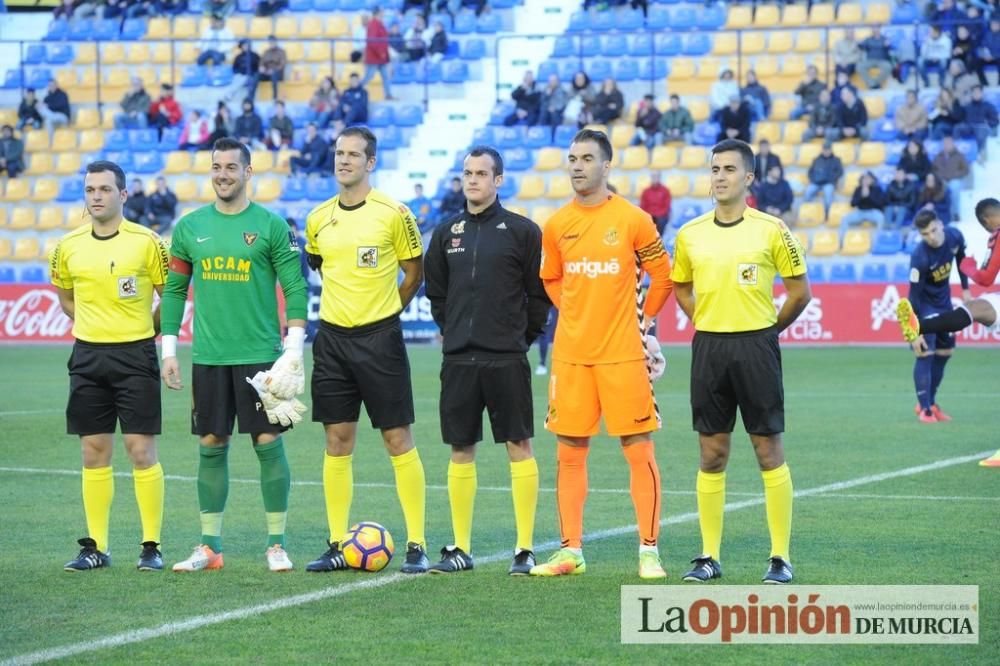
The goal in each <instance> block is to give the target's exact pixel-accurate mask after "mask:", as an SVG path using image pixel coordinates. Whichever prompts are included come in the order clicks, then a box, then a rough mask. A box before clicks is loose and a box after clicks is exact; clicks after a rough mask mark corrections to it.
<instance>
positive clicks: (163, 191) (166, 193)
mask: <svg viewBox="0 0 1000 666" xmlns="http://www.w3.org/2000/svg"><path fill="white" fill-rule="evenodd" d="M175 217H177V195H176V194H174V193H173V192H172V191H171V190H170V188H169V187H167V179H166V178H164V177H163V176H159V177H158V178H157V179H156V190H154V191H153V193H152V194H150V195H149V197H148V202H147V203H146V215H145V217H144V219H143V222H142V223H143V224H145V225H146V226H147V227H149V228H150V229H152V230H153V231H155V232H157V233H158V234H160V235H161V236H162V235H163V234H165V233H167V232H168V231H170V225H172V224H173V223H174V218H175Z"/></svg>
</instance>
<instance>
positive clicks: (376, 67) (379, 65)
mask: <svg viewBox="0 0 1000 666" xmlns="http://www.w3.org/2000/svg"><path fill="white" fill-rule="evenodd" d="M364 60H365V77H364V78H363V79H362V80H361V87H362V88H363V87H364V86H365V85H367V84H368V82H369V81H371V80H372V79H373V78H374V77H375V72H376V71H378V73H379V75H380V76H381V77H382V89H383V90H385V98H386V99H387V100H392V99H395V98H394V97H393V96H392V89H391V88H390V87H389V31H388V30H386V29H385V24H384V23H382V8H381V7H376V8H375V9H374V10H372V15H371V18H370V19H368V25H367V29H366V33H365V55H364ZM367 95H368V94H367V93H365V96H366V97H367ZM365 101H366V102H367V99H366V100H365ZM367 117H368V108H367V104H366V105H365V118H366V119H367ZM348 124H350V123H348Z"/></svg>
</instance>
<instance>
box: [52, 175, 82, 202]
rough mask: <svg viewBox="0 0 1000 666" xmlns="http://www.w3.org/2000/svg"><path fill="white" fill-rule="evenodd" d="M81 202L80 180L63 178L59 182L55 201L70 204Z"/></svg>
mask: <svg viewBox="0 0 1000 666" xmlns="http://www.w3.org/2000/svg"><path fill="white" fill-rule="evenodd" d="M82 200H83V179H82V178H63V179H62V180H60V181H59V193H58V194H57V195H56V201H58V202H60V203H72V202H77V201H82Z"/></svg>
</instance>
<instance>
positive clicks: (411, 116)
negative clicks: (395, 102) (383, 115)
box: [396, 104, 424, 127]
mask: <svg viewBox="0 0 1000 666" xmlns="http://www.w3.org/2000/svg"><path fill="white" fill-rule="evenodd" d="M422 122H424V110H423V109H422V108H421V107H420V105H419V104H405V105H403V106H400V107H398V108H397V109H396V124H397V125H399V126H400V127H416V126H417V125H419V124H420V123H422Z"/></svg>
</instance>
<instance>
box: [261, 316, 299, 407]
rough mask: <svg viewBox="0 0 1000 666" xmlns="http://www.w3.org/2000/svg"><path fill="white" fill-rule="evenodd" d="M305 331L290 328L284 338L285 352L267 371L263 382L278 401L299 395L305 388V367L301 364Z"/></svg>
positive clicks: (293, 327) (295, 327) (297, 327)
mask: <svg viewBox="0 0 1000 666" xmlns="http://www.w3.org/2000/svg"><path fill="white" fill-rule="evenodd" d="M305 340H306V329H304V328H302V327H301V326H291V327H289V329H288V335H286V336H285V351H284V353H282V355H281V356H280V357H279V358H278V360H277V361H275V362H274V365H272V366H271V369H270V370H268V371H267V373H266V377H265V380H264V383H265V386H266V387H267V390H268V391H269V392H270V393H271V395H273V396H274V397H276V398H278V399H279V400H287V399H289V398H294V397H295V396H297V395H300V394H301V393H302V392H303V391H305V388H306V374H305V366H304V365H303V363H302V346H303V344H304V343H305Z"/></svg>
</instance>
